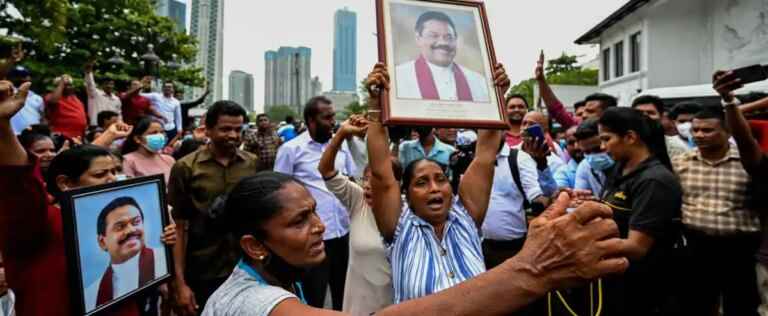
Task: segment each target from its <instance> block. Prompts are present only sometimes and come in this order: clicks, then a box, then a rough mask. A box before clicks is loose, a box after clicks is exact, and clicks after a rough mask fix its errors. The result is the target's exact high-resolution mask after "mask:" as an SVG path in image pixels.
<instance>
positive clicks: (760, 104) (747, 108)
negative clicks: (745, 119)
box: [739, 98, 768, 114]
mask: <svg viewBox="0 0 768 316" xmlns="http://www.w3.org/2000/svg"><path fill="white" fill-rule="evenodd" d="M765 109H768V98H762V99H760V100H757V101H755V102H750V103H747V104H744V105H742V106H739V110H741V112H742V113H744V114H749V113H751V112H755V111H760V110H765Z"/></svg>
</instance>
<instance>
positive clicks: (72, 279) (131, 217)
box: [61, 175, 173, 316]
mask: <svg viewBox="0 0 768 316" xmlns="http://www.w3.org/2000/svg"><path fill="white" fill-rule="evenodd" d="M61 209H62V212H63V213H62V215H63V221H64V236H65V242H66V253H67V268H68V272H69V273H68V274H69V285H70V301H71V302H72V304H71V306H72V310H73V311H72V312H73V315H85V316H90V315H96V314H103V313H104V314H109V309H110V308H111V307H113V306H115V305H118V304H120V303H122V302H125V301H126V300H129V299H132V298H136V297H141V295H142V294H143V293H146V292H148V291H151V290H152V289H154V288H155V287H157V286H158V285H160V284H161V283H163V282H165V281H167V280H169V279H170V278H171V277H172V275H173V254H172V251H171V248H170V247H169V246H166V245H164V244H163V243H162V242H161V241H160V238H161V236H162V234H163V229H164V228H165V227H166V226H168V225H169V224H170V223H171V218H170V215H169V213H168V208H167V204H166V199H165V180H164V178H163V176H162V175H155V176H148V177H141V178H134V179H129V180H125V181H120V182H114V183H109V184H104V185H98V186H92V187H87V188H82V189H75V190H71V191H67V192H65V197H64V198H63V199H61ZM102 214H103V215H102ZM134 271H135V273H133V272H134ZM121 275H122V276H123V278H124V279H136V280H137V281H138V282H136V287H135V288H132V285H129V286H120V285H117V284H113V281H112V280H114V278H112V277H111V276H114V277H115V278H117V279H118V280H119V279H120V276H121ZM129 283H130V282H129ZM120 284H121V285H122V283H120ZM115 293H117V294H115ZM131 303H133V302H129V303H128V304H131Z"/></svg>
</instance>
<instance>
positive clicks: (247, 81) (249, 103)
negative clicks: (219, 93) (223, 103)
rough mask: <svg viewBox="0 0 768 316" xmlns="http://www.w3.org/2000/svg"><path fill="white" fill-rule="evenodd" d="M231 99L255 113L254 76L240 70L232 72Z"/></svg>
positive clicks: (230, 77) (230, 80)
mask: <svg viewBox="0 0 768 316" xmlns="http://www.w3.org/2000/svg"><path fill="white" fill-rule="evenodd" d="M229 99H230V100H232V101H235V102H237V104H240V105H242V106H243V107H244V108H245V109H246V110H247V111H249V112H253V111H254V108H253V75H251V74H249V73H247V72H244V71H240V70H233V71H232V72H230V73H229Z"/></svg>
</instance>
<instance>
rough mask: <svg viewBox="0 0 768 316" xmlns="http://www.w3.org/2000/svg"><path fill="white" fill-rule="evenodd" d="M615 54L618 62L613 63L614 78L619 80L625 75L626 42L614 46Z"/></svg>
mask: <svg viewBox="0 0 768 316" xmlns="http://www.w3.org/2000/svg"><path fill="white" fill-rule="evenodd" d="M613 54H614V55H616V56H615V57H614V58H615V59H616V61H615V62H614V63H613V66H614V68H615V71H614V72H613V73H614V77H616V78H618V77H621V76H623V75H624V41H621V42H618V43H616V45H614V46H613Z"/></svg>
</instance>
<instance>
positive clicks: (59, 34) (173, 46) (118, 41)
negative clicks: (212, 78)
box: [0, 0, 203, 88]
mask: <svg viewBox="0 0 768 316" xmlns="http://www.w3.org/2000/svg"><path fill="white" fill-rule="evenodd" d="M0 3H1V4H0V9H4V8H3V6H5V7H7V6H8V5H9V4H12V5H13V6H15V7H16V8H17V9H18V10H19V12H20V13H21V15H22V18H20V19H19V18H15V17H13V16H10V15H7V14H0V28H8V30H9V33H8V34H9V35H11V36H13V37H16V38H22V39H23V40H24V43H23V45H24V49H25V50H26V51H27V56H26V58H25V60H24V61H22V64H23V65H25V66H26V67H28V68H29V69H30V70H31V71H32V72H33V78H34V80H35V81H36V82H35V84H36V86H38V87H41V85H40V84H41V83H42V84H43V85H48V88H51V81H52V80H53V78H55V77H57V76H59V75H61V74H70V75H72V76H73V77H75V78H78V77H81V76H82V73H83V71H82V68H83V65H84V64H85V63H86V62H87V61H89V60H94V61H96V67H95V73H96V76H97V78H105V77H106V78H111V79H115V80H118V81H128V80H130V79H134V78H139V77H141V76H142V75H144V74H145V73H144V70H143V69H144V68H143V67H142V60H141V58H140V56H141V55H143V54H144V53H146V52H147V50H148V45H150V44H152V45H154V46H155V47H154V51H155V53H156V54H157V55H158V56H159V57H160V59H161V60H162V61H165V62H170V61H172V60H173V58H174V55H175V58H176V59H175V61H176V62H177V63H189V62H191V61H192V59H193V58H194V57H195V55H196V54H197V42H196V40H195V39H194V38H192V37H191V36H189V35H186V34H184V33H179V32H176V30H175V24H174V23H173V22H172V21H171V20H170V19H168V18H166V17H160V16H157V15H155V12H154V7H153V5H154V4H153V2H151V1H150V0H109V1H104V0H70V1H67V0H6V1H3V0H0ZM0 45H2V44H0ZM115 55H118V56H121V57H122V58H123V59H124V60H125V61H126V64H124V65H113V64H110V63H108V62H107V60H108V59H109V58H111V57H113V56H115ZM158 76H159V77H160V78H162V79H164V80H173V81H177V82H180V83H182V84H185V85H189V86H201V85H202V83H203V77H202V75H201V69H199V68H182V69H178V70H171V69H169V68H168V67H164V66H162V65H161V66H160V68H159V73H158ZM40 80H44V81H43V82H40Z"/></svg>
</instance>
